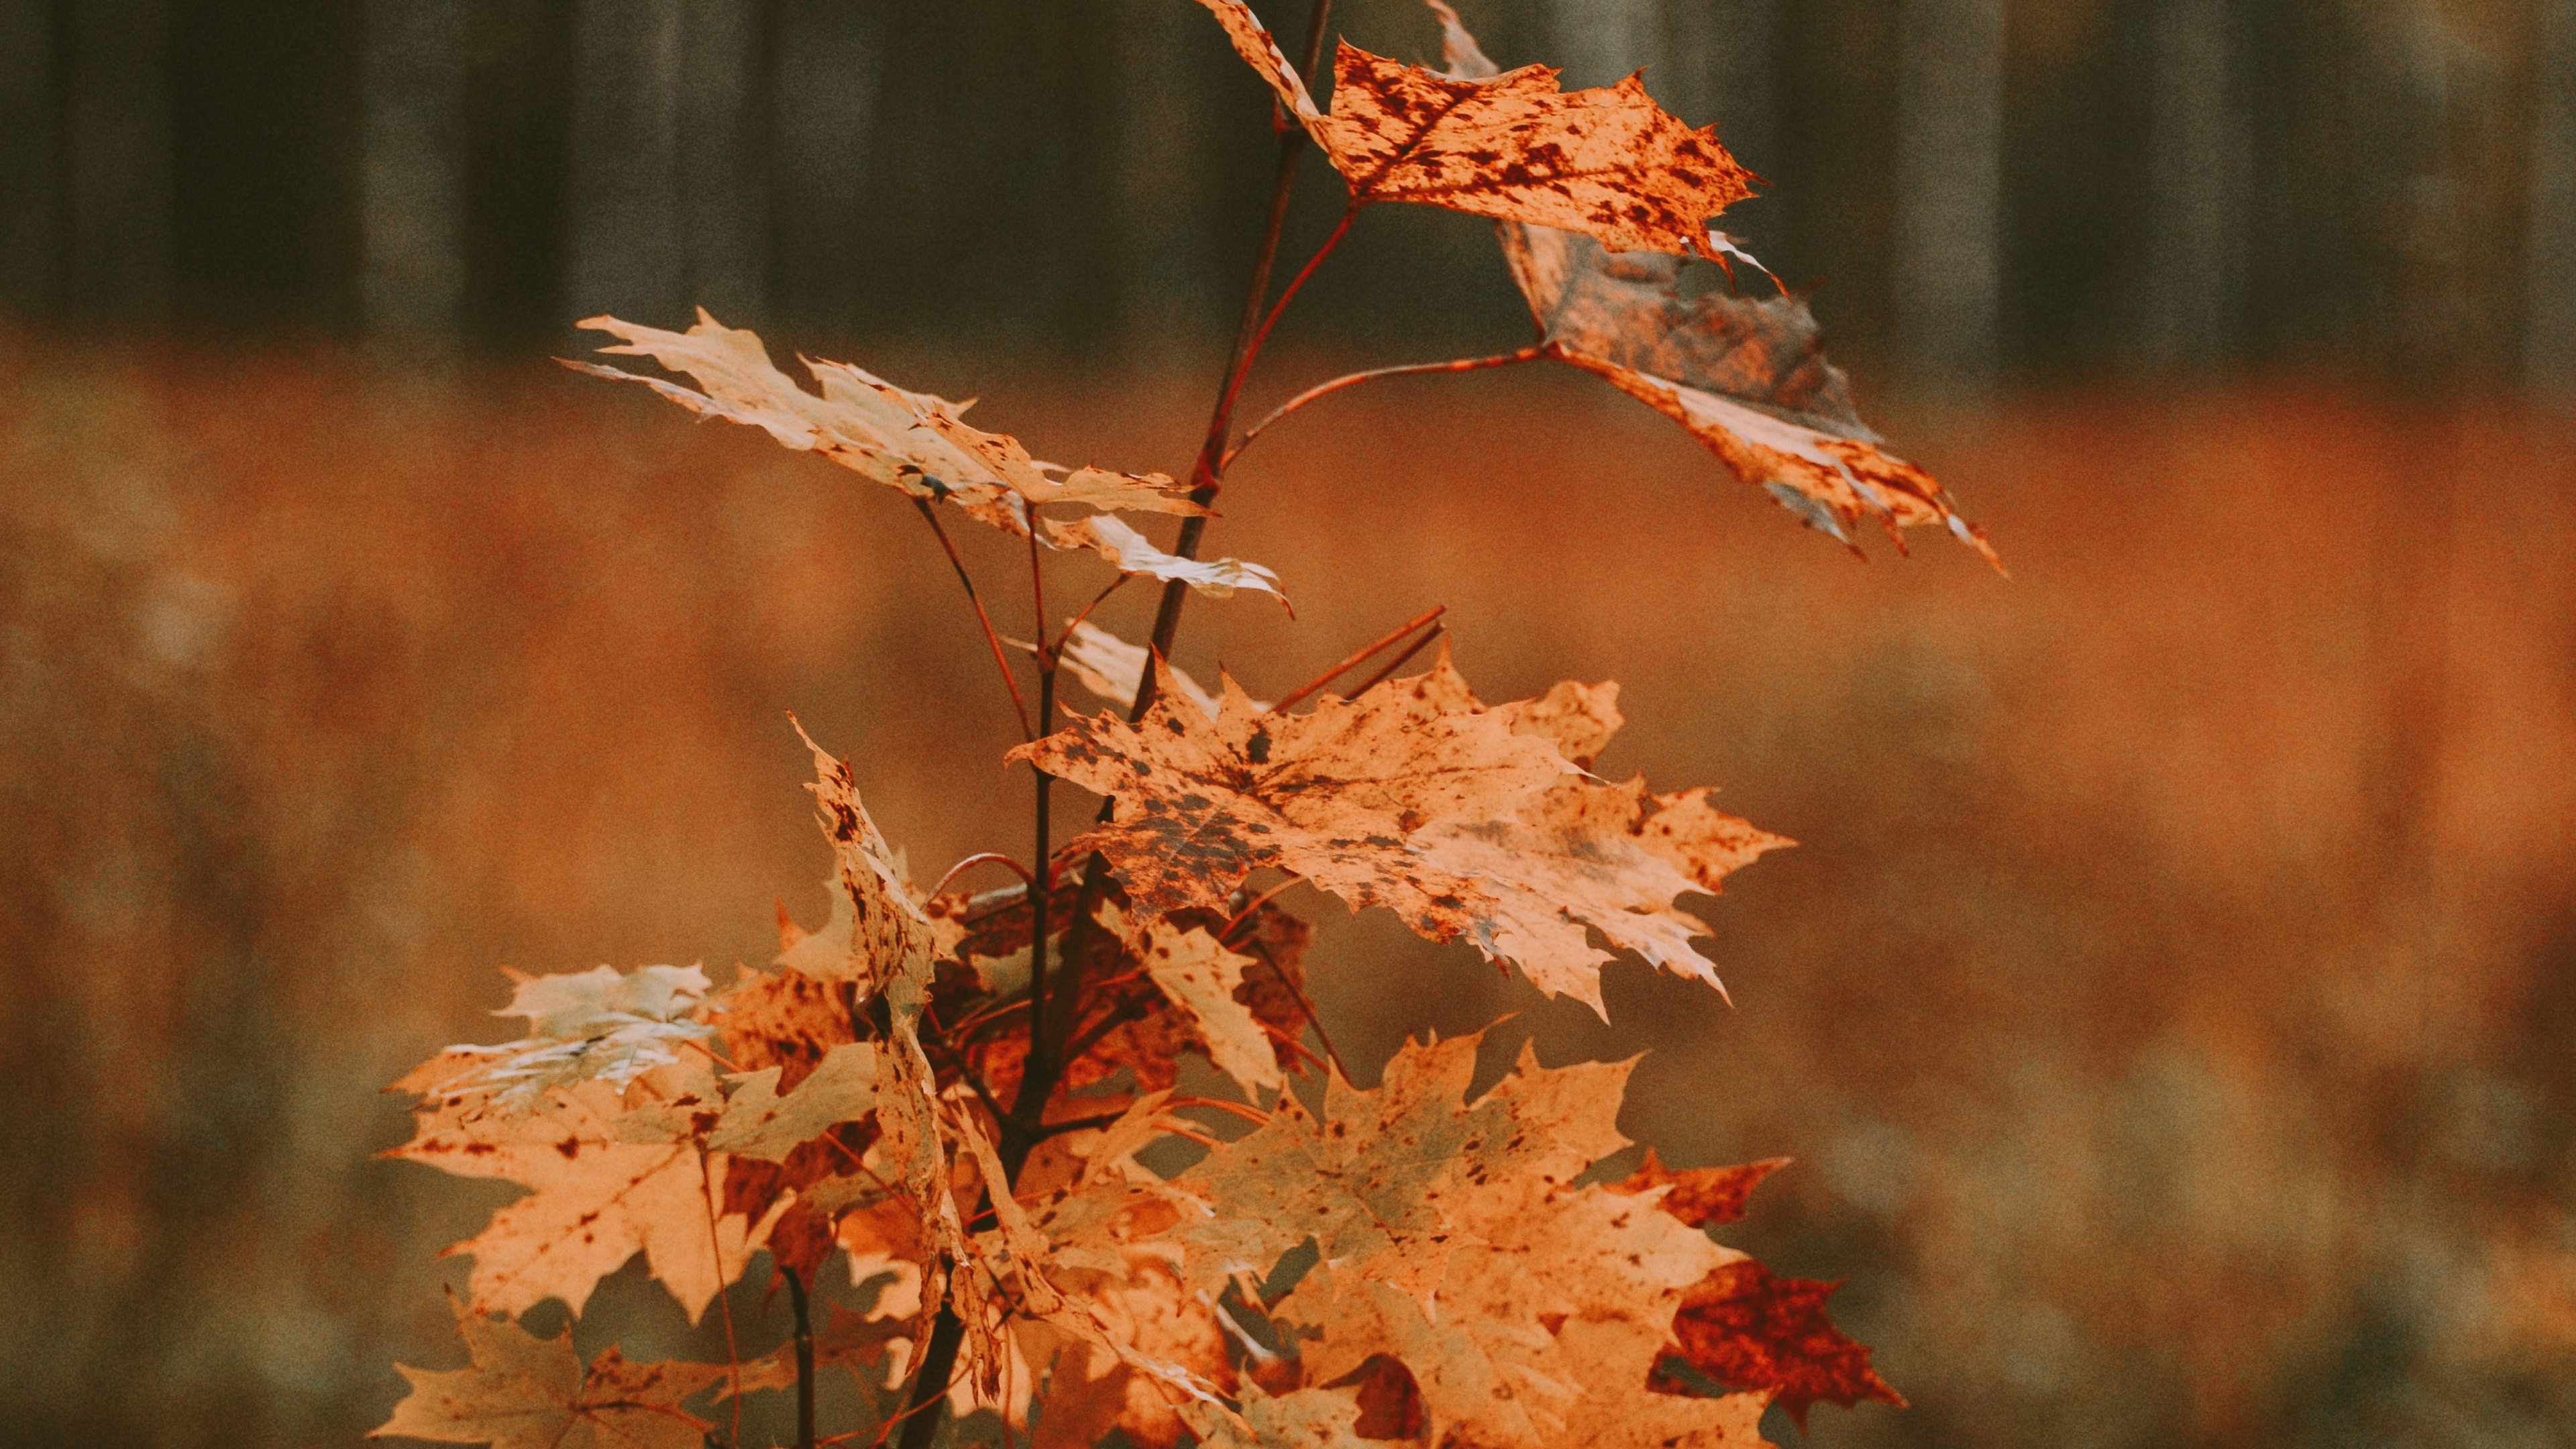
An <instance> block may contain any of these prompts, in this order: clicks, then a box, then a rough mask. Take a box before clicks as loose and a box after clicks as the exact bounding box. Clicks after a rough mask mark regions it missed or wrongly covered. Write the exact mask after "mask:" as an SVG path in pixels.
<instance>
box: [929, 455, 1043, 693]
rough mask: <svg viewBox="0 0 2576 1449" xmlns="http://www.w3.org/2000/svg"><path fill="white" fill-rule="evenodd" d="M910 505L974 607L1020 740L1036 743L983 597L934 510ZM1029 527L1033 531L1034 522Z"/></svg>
mask: <svg viewBox="0 0 2576 1449" xmlns="http://www.w3.org/2000/svg"><path fill="white" fill-rule="evenodd" d="M912 501H913V504H914V506H915V507H917V508H919V509H920V510H921V517H922V521H923V522H926V523H928V524H929V525H930V531H931V532H932V533H935V534H938V535H939V546H940V547H941V548H943V549H945V550H947V551H948V563H949V566H950V567H952V568H954V569H956V570H957V582H959V583H961V584H964V585H965V586H966V601H967V602H968V603H971V604H973V605H974V606H975V621H976V622H977V623H979V624H982V625H983V626H984V642H985V643H987V644H989V645H991V646H993V664H994V666H995V667H996V668H998V669H1000V670H1001V671H1002V683H1003V684H1005V685H1008V686H1009V687H1010V691H1011V708H1012V709H1014V710H1017V711H1018V712H1019V716H1020V738H1021V739H1022V740H1033V739H1036V738H1037V732H1036V731H1034V730H1032V729H1030V728H1029V707H1028V704H1027V702H1026V701H1024V700H1022V699H1021V698H1020V678H1019V676H1018V675H1016V674H1013V673H1012V672H1011V659H1010V656H1009V655H1007V654H1004V653H1003V652H1002V636H1001V635H999V634H997V633H995V632H993V616H992V615H990V614H987V613H985V612H984V597H983V595H981V594H978V593H976V592H975V580H974V579H973V578H972V577H970V576H968V574H967V572H966V561H965V560H964V559H962V558H959V557H958V556H957V545H955V544H953V543H951V542H949V541H948V529H947V527H946V526H945V525H943V524H941V523H940V521H939V513H938V510H936V509H934V508H932V507H931V506H930V500H929V499H927V498H916V499H914V500H912ZM1031 526H1032V527H1035V524H1034V522H1032V524H1031Z"/></svg>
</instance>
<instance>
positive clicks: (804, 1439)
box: [778, 1263, 815, 1449]
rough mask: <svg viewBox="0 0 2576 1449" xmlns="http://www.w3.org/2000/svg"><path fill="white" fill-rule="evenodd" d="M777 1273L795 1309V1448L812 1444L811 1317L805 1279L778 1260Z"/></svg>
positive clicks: (809, 1447) (812, 1448)
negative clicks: (783, 1282) (785, 1284)
mask: <svg viewBox="0 0 2576 1449" xmlns="http://www.w3.org/2000/svg"><path fill="white" fill-rule="evenodd" d="M778 1276H779V1277H781V1278H783V1279H785V1280H786V1281H787V1303H788V1306H789V1307H791V1308H793V1309H794V1310H795V1311H796V1449H815V1444H814V1319H813V1316H812V1315H811V1314H810V1313H809V1312H808V1311H807V1309H806V1303H805V1282H804V1280H803V1279H802V1278H799V1277H798V1276H797V1275H796V1270H795V1269H793V1268H790V1267H788V1266H787V1265H786V1264H784V1263H781V1264H780V1265H778Z"/></svg>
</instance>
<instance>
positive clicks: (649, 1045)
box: [437, 966, 715, 1111]
mask: <svg viewBox="0 0 2576 1449" xmlns="http://www.w3.org/2000/svg"><path fill="white" fill-rule="evenodd" d="M510 975H511V977H512V978H513V980H514V981H515V982H516V983H517V986H516V989H515V990H514V991H513V992H512V993H511V995H510V1004H509V1005H508V1006H505V1007H502V1008H501V1009H500V1010H499V1011H496V1012H494V1013H492V1014H493V1015H494V1016H517V1017H524V1018H526V1019H527V1022H528V1035H527V1037H526V1039H524V1040H521V1041H514V1042H502V1043H499V1044H497V1045H493V1046H476V1045H466V1046H452V1047H449V1048H448V1049H447V1055H449V1056H451V1057H455V1058H474V1059H477V1060H478V1062H479V1064H478V1065H475V1066H472V1067H468V1068H465V1069H464V1070H460V1071H458V1072H454V1073H450V1074H447V1075H444V1076H442V1077H441V1078H440V1079H439V1082H438V1088H437V1089H438V1090H439V1091H443V1092H467V1091H489V1092H491V1093H492V1094H493V1100H494V1101H495V1102H497V1103H499V1104H500V1105H501V1106H503V1107H505V1108H507V1109H509V1110H512V1111H527V1110H529V1109H531V1108H533V1107H535V1106H537V1105H538V1104H539V1103H540V1102H542V1101H543V1100H544V1098H545V1093H546V1090H547V1089H548V1088H550V1087H569V1086H573V1085H575V1084H576V1083H580V1082H586V1081H590V1080H593V1079H597V1080H599V1081H603V1082H606V1083H608V1084H609V1085H610V1086H614V1087H623V1086H625V1085H626V1084H627V1083H628V1082H631V1081H633V1080H635V1079H636V1078H637V1077H639V1076H642V1075H643V1074H644V1073H646V1072H648V1071H651V1070H652V1069H653V1068H655V1067H659V1066H666V1065H668V1064H670V1063H672V1062H676V1061H678V1060H679V1059H680V1051H681V1049H682V1048H683V1047H686V1046H688V1045H689V1044H691V1043H693V1042H700V1041H704V1040H706V1039H707V1038H708V1037H711V1036H713V1035H715V1028H714V1027H712V1026H709V1025H707V1024H706V1023H704V1022H701V1021H696V1020H693V1019H691V1016H692V1013H694V1012H695V1011H696V1010H697V1008H698V1005H699V1003H700V1002H701V1001H703V1000H704V999H705V997H706V994H707V977H706V973H705V972H703V971H701V970H699V969H698V968H697V967H695V966H644V967H639V968H638V969H636V970H634V971H631V972H626V973H622V974H621V973H620V972H619V971H618V970H617V968H616V967H614V966H601V967H597V968H595V969H593V970H589V971H581V972H568V973H563V974H558V975H552V976H522V975H520V974H519V973H517V972H511V973H510Z"/></svg>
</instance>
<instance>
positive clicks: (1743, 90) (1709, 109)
mask: <svg viewBox="0 0 2576 1449" xmlns="http://www.w3.org/2000/svg"><path fill="white" fill-rule="evenodd" d="M1777 9H1778V0H1671V3H1670V4H1669V6H1668V7H1667V8H1666V10H1665V14H1664V21H1665V40H1666V44H1667V45H1668V46H1669V47H1670V51H1671V57H1670V59H1669V60H1668V61H1667V62H1666V68H1667V70H1668V71H1669V73H1670V91H1669V94H1668V99H1667V104H1668V105H1669V106H1671V107H1672V108H1673V109H1675V110H1677V111H1678V112H1679V113H1680V115H1681V117H1682V119H1684V120H1686V121H1689V122H1691V123H1692V124H1693V125H1702V126H1705V125H1710V124H1714V125H1715V126H1716V127H1717V136H1718V139H1719V140H1720V141H1723V142H1725V143H1726V149H1727V150H1728V151H1729V152H1731V153H1733V154H1734V156H1735V159H1736V160H1738V161H1741V162H1743V163H1744V164H1745V165H1747V166H1750V167H1752V168H1753V169H1754V170H1755V171H1756V172H1759V173H1761V174H1762V175H1765V176H1768V175H1771V174H1772V173H1773V172H1774V170H1775V169H1776V168H1777V167H1778V166H1779V164H1780V158H1779V155H1778V148H1777V140H1778V137H1777V134H1776V131H1777V126H1776V123H1775V121H1774V120H1773V115H1772V112H1773V107H1774V105H1775V104H1776V100H1775V96H1774V93H1773V90H1772V85H1773V82H1772V72H1773V64H1772V49H1773V37H1774V35H1775V33H1776V26H1777V23H1778V17H1777V14H1776V12H1777ZM1649 79H1652V77H1649ZM1772 211H1773V208H1772V207H1770V206H1766V205H1763V204H1760V203H1758V202H1756V203H1751V204H1747V205H1744V206H1743V207H1742V208H1741V209H1740V212H1739V211H1730V212H1728V213H1727V216H1726V219H1725V220H1724V221H1721V222H1719V223H1718V225H1719V226H1720V227H1722V228H1724V229H1725V230H1726V231H1727V232H1728V233H1730V234H1732V235H1735V236H1740V237H1744V238H1746V239H1747V240H1749V241H1750V242H1751V243H1752V244H1753V246H1752V250H1753V253H1754V255H1756V256H1760V255H1761V254H1762V252H1763V249H1764V248H1765V247H1768V246H1770V245H1771V244H1772V243H1774V242H1776V241H1778V240H1779V239H1780V235H1781V227H1780V225H1779V222H1778V219H1777V218H1775V217H1774V216H1772V215H1771V212H1772Z"/></svg>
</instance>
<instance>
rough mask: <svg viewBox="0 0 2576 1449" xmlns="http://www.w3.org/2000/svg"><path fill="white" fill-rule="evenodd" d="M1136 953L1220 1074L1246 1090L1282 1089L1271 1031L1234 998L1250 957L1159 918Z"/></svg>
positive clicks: (1203, 933) (1206, 935) (1199, 931)
mask: <svg viewBox="0 0 2576 1449" xmlns="http://www.w3.org/2000/svg"><path fill="white" fill-rule="evenodd" d="M1135 950H1136V953H1137V955H1138V956H1139V957H1141V958H1142V959H1143V961H1144V964H1145V974H1146V975H1147V976H1149V977H1151V978H1152V979H1153V982H1154V984H1155V985H1156V986H1158V987H1160V988H1162V992H1163V995H1164V997H1165V998H1166V999H1168V1000H1169V1001H1171V1003H1172V1004H1173V1005H1174V1006H1177V1007H1179V1008H1180V1010H1181V1013H1182V1014H1183V1015H1184V1016H1186V1017H1187V1018H1188V1019H1189V1021H1190V1024H1191V1025H1192V1026H1194V1027H1196V1028H1197V1030H1198V1036H1199V1040H1200V1041H1201V1042H1202V1043H1203V1044H1204V1045H1205V1046H1206V1049H1207V1055H1208V1060H1209V1061H1211V1062H1213V1063H1215V1064H1216V1069H1217V1070H1218V1071H1221V1072H1223V1073H1225V1074H1226V1075H1227V1076H1229V1077H1232V1078H1234V1079H1235V1080H1236V1081H1238V1082H1241V1083H1242V1084H1243V1085H1244V1086H1245V1087H1247V1088H1253V1089H1266V1090H1269V1091H1272V1092H1276V1091H1279V1090H1280V1089H1281V1088H1282V1087H1284V1086H1285V1085H1286V1083H1287V1079H1286V1078H1285V1077H1283V1076H1281V1075H1280V1072H1279V1058H1278V1054H1277V1053H1276V1052H1274V1051H1273V1050H1272V1048H1271V1044H1270V1033H1269V1032H1268V1031H1266V1030H1264V1029H1263V1028H1262V1025H1261V1023H1260V1021H1258V1020H1257V1019H1255V1018H1254V1016H1253V1014H1252V1009H1251V1008H1250V1007H1249V1006H1247V1005H1246V1004H1244V1002H1243V1001H1241V1000H1240V999H1238V997H1239V993H1240V992H1241V991H1242V989H1243V971H1244V968H1245V967H1247V966H1250V965H1251V964H1253V961H1252V958H1251V957H1249V956H1239V955H1237V954H1235V953H1234V952H1232V951H1229V950H1227V949H1226V948H1225V944H1224V943H1223V942H1221V941H1219V940H1218V939H1217V938H1216V937H1215V936H1213V935H1210V934H1209V933H1208V931H1207V929H1206V928H1205V927H1199V928H1195V929H1192V930H1189V931H1181V930H1177V929H1175V928H1174V927H1173V925H1172V923H1171V922H1169V921H1163V920H1157V921H1153V922H1149V923H1148V924H1147V925H1146V927H1145V936H1144V939H1143V940H1142V941H1140V942H1138V943H1137V944H1136V947H1135Z"/></svg>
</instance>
